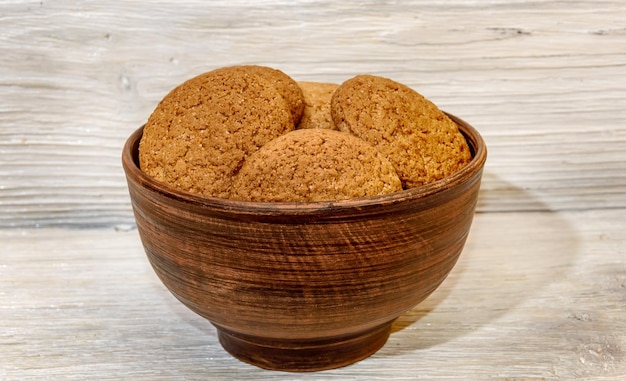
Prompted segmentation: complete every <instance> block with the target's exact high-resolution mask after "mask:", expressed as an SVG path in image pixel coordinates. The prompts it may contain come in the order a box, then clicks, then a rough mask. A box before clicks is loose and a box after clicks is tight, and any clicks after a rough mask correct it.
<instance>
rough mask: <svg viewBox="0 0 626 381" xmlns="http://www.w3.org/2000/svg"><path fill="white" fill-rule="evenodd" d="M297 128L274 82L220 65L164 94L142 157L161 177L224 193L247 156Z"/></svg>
mask: <svg viewBox="0 0 626 381" xmlns="http://www.w3.org/2000/svg"><path fill="white" fill-rule="evenodd" d="M293 129H294V125H293V123H292V117H291V113H290V111H289V107H288V105H287V103H286V102H285V100H284V99H283V97H282V96H281V95H280V93H279V92H278V91H277V90H276V89H275V88H274V86H272V84H270V83H269V82H268V81H266V80H264V79H262V78H261V77H259V76H257V75H251V74H246V73H245V72H244V71H241V70H229V69H217V70H214V71H211V72H208V73H205V74H201V75H199V76H197V77H195V78H192V79H190V80H188V81H186V82H184V83H183V84H181V85H179V86H178V87H176V88H175V89H173V90H172V91H171V92H170V93H169V94H167V95H166V96H165V98H163V100H162V101H161V102H160V103H159V105H158V106H157V107H156V109H155V110H154V112H153V113H152V115H150V118H149V119H148V122H147V123H146V125H145V128H144V131H143V136H142V139H141V142H140V145H139V163H140V167H141V169H142V170H143V171H144V172H145V173H146V174H148V175H149V176H151V177H153V178H155V179H156V180H158V181H161V182H165V183H167V184H169V185H171V186H174V187H176V188H179V189H182V190H185V191H189V192H193V193H199V194H202V195H206V196H213V197H223V198H225V197H228V195H229V194H230V185H231V183H232V179H233V177H234V175H235V173H236V172H237V171H238V170H239V168H240V167H241V165H242V164H243V162H244V160H245V158H246V157H247V156H248V155H250V154H251V153H253V152H255V151H256V150H258V149H259V148H260V147H261V146H263V145H264V144H265V143H267V142H269V141H270V140H272V139H274V138H276V137H278V136H280V135H282V134H284V133H286V132H288V131H291V130H293Z"/></svg>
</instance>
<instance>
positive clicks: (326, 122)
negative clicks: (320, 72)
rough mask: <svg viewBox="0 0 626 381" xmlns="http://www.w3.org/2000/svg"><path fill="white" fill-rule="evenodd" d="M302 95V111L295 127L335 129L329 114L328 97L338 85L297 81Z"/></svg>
mask: <svg viewBox="0 0 626 381" xmlns="http://www.w3.org/2000/svg"><path fill="white" fill-rule="evenodd" d="M298 85H299V86H300V88H301V89H302V94H303V95H304V113H303V114H302V119H300V124H298V126H297V128H298V129H302V128H326V129H329V130H336V129H337V128H336V127H335V124H334V123H333V119H332V117H331V116H330V99H331V98H332V96H333V93H334V92H335V89H336V88H337V87H339V85H338V84H336V83H324V82H306V81H301V82H298Z"/></svg>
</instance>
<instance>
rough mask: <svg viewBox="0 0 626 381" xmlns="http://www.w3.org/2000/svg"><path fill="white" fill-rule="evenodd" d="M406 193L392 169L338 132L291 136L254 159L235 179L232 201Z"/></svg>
mask: <svg viewBox="0 0 626 381" xmlns="http://www.w3.org/2000/svg"><path fill="white" fill-rule="evenodd" d="M400 190H402V185H401V183H400V179H399V178H398V175H397V174H396V172H395V170H394V168H393V166H392V165H391V163H390V162H389V161H388V160H386V159H385V158H384V156H383V155H382V154H381V153H380V152H378V151H377V150H376V149H375V148H374V147H372V146H371V145H369V144H368V143H366V142H364V141H363V140H361V139H359V138H357V137H355V136H352V135H349V134H346V133H343V132H339V131H332V130H327V129H303V130H296V131H292V132H289V133H287V134H285V135H283V136H281V137H279V138H277V139H275V140H273V141H271V142H269V143H267V144H266V145H265V146H263V147H262V148H261V149H260V150H258V151H257V152H255V153H254V154H252V155H251V156H250V157H249V158H248V160H246V162H245V163H244V165H243V167H242V168H241V170H240V171H239V173H238V174H237V175H236V177H235V180H234V183H233V194H232V196H231V197H232V198H234V199H239V200H245V201H262V202H266V201H270V202H313V201H329V200H342V199H353V198H359V197H367V196H376V195H382V194H386V193H392V192H396V191H400Z"/></svg>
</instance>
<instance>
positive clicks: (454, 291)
mask: <svg viewBox="0 0 626 381" xmlns="http://www.w3.org/2000/svg"><path fill="white" fill-rule="evenodd" d="M485 176H486V177H487V178H489V179H490V181H491V182H497V183H500V184H506V189H507V194H508V195H509V197H514V198H515V199H516V200H517V202H521V203H524V204H526V205H534V206H536V207H537V210H546V209H547V207H546V206H545V205H543V204H542V203H541V202H540V201H538V200H536V199H535V198H533V196H532V195H530V194H529V193H528V192H526V191H525V190H523V189H521V188H519V187H516V186H514V185H512V184H508V183H506V182H505V181H503V180H502V179H499V178H497V176H495V175H493V174H488V173H485ZM486 192H488V191H486ZM479 203H480V198H479ZM507 215H509V213H506V212H504V213H501V217H502V218H498V217H499V216H498V214H491V215H490V218H489V220H487V219H483V218H481V216H484V214H482V213H477V214H476V216H475V218H474V222H473V225H472V229H471V231H470V235H469V237H468V241H467V243H466V245H465V248H464V251H463V253H462V254H461V257H460V259H459V261H458V263H457V264H456V266H455V268H454V269H453V270H452V272H451V273H450V275H449V276H448V278H447V279H446V280H445V281H444V282H443V284H442V285H441V286H440V287H439V289H437V290H436V291H435V292H434V293H433V294H432V295H431V296H430V297H429V298H428V299H426V300H425V301H423V302H422V303H421V304H420V305H418V306H417V307H415V308H414V309H412V310H410V311H408V312H407V313H405V314H404V315H402V316H400V318H399V319H398V320H396V322H395V323H394V325H393V326H392V334H391V337H390V339H389V341H390V342H393V341H394V337H397V336H401V335H402V331H404V330H417V331H421V332H420V333H418V334H417V335H415V336H417V337H420V340H419V341H416V342H414V343H413V345H412V346H405V347H402V350H403V351H412V350H419V349H427V348H429V347H434V346H437V345H439V344H442V343H444V342H446V341H449V340H453V339H456V338H458V337H460V336H463V335H466V334H468V333H471V332H474V331H476V330H478V329H479V328H481V327H484V326H487V325H497V323H496V322H495V321H497V320H498V319H499V318H500V317H501V316H502V315H503V314H506V313H507V312H510V311H511V310H515V309H516V308H519V307H520V306H521V305H524V304H525V303H528V302H529V301H530V300H532V299H533V296H534V295H535V294H538V293H540V291H541V290H542V289H545V288H548V287H550V284H551V283H552V282H558V281H560V280H561V279H563V278H564V277H567V275H568V274H567V272H568V271H569V269H570V268H571V267H572V264H573V263H575V261H576V258H577V256H578V250H577V248H578V244H577V232H576V231H575V230H574V229H573V227H572V226H571V225H570V224H569V223H568V221H566V220H565V219H564V218H563V217H562V215H560V214H558V213H534V212H525V213H518V214H517V216H518V219H517V220H515V221H512V220H511V218H510V216H508V217H507ZM494 217H495V218H494ZM502 224H505V225H506V224H508V225H510V227H509V228H508V229H502ZM494 225H498V226H494ZM498 227H499V228H498ZM537 231H541V232H542V234H541V235H537V234H536V232H537ZM492 232H497V233H498V234H500V237H498V238H497V239H494V238H493V237H489V239H486V237H487V236H489V235H491V234H492ZM483 238H485V239H483ZM481 240H482V241H491V242H497V244H498V245H500V246H501V247H500V248H490V249H489V252H490V253H491V254H487V253H486V252H485V253H483V252H481V253H479V252H477V251H478V250H481V248H482V247H483V244H481V242H480V241H481ZM519 257H523V258H525V260H524V261H520V259H519ZM520 263H523V265H520ZM485 295H488V297H485ZM470 305H472V306H473V307H471V308H468V306H470ZM519 324H520V327H523V326H524V324H525V322H519ZM432 330H437V334H432ZM441 331H445V332H448V333H447V334H442V333H441ZM394 348H395V347H394V346H393V345H389V343H388V345H387V350H383V351H381V354H384V355H391V356H393V355H395V354H397V353H398V352H397V350H396V349H394Z"/></svg>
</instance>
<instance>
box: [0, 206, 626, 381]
mask: <svg viewBox="0 0 626 381" xmlns="http://www.w3.org/2000/svg"><path fill="white" fill-rule="evenodd" d="M625 229H626V222H625V220H624V218H623V211H618V210H616V211H588V212H561V213H545V212H544V213H481V214H478V215H477V216H476V219H475V221H474V226H473V229H472V231H471V234H470V237H469V239H468V242H467V245H466V247H465V250H464V252H463V254H462V256H461V259H460V261H459V262H458V263H457V265H456V267H455V268H454V270H453V271H452V273H451V274H450V276H449V277H448V279H446V281H445V282H444V283H443V284H442V286H441V287H440V288H439V289H438V290H437V291H435V293H434V294H432V295H431V297H429V298H428V299H427V300H426V301H424V302H423V303H422V304H420V305H419V306H417V307H416V308H414V309H413V310H411V311H409V312H408V313H406V314H405V315H403V316H401V317H400V318H399V320H398V321H397V322H396V324H395V325H394V332H393V333H392V335H391V338H390V340H389V341H388V343H387V345H386V346H385V347H384V348H383V349H382V350H381V351H379V352H378V353H377V354H375V355H374V356H372V357H370V358H368V359H366V360H364V361H362V362H360V363H357V364H355V365H353V366H349V367H346V368H342V369H338V370H333V371H327V372H321V373H313V374H303V375H300V374H284V373H280V372H271V371H265V370H261V369H257V368H255V367H252V366H249V365H246V364H243V363H241V362H239V361H238V360H235V359H233V358H232V357H230V356H229V355H227V354H226V353H225V352H224V351H223V350H222V349H221V347H220V345H219V343H218V341H217V337H216V333H215V330H214V329H213V328H212V326H211V325H210V324H208V323H207V322H206V321H205V320H203V319H202V318H200V317H198V316H197V315H195V314H194V313H192V312H191V311H189V310H187V309H186V308H185V307H184V306H182V304H180V303H179V302H178V301H177V300H176V299H174V297H173V296H171V295H170V294H169V293H168V291H167V290H166V289H165V288H164V287H163V286H162V284H161V283H160V282H159V280H158V279H157V277H156V276H155V275H154V273H153V271H152V269H151V268H150V266H149V264H148V261H147V259H146V258H145V255H144V253H143V249H142V248H141V244H140V242H139V238H138V236H137V232H136V231H135V230H130V231H128V230H126V231H121V230H118V231H115V230H113V229H95V230H89V229H86V230H69V229H65V230H64V229H39V230H20V229H9V230H7V229H5V230H0V242H2V254H1V255H0V327H2V330H0V353H1V357H2V362H1V363H0V379H2V380H7V381H11V380H16V381H17V380H20V381H24V380H85V379H98V380H114V379H115V380H119V379H133V380H154V381H158V380H207V379H210V380H242V379H246V380H279V379H289V380H351V379H367V380H414V379H428V380H435V379H445V380H451V379H458V380H472V381H476V380H493V379H498V380H512V379H516V380H517V379H520V380H521V379H523V380H540V379H541V380H571V379H585V380H615V381H617V380H622V379H623V375H624V374H626V355H625V353H626V315H624V313H623V309H624V303H625V302H626V257H625V256H624V248H625V247H626V236H624V234H623V232H624V230H625Z"/></svg>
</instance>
